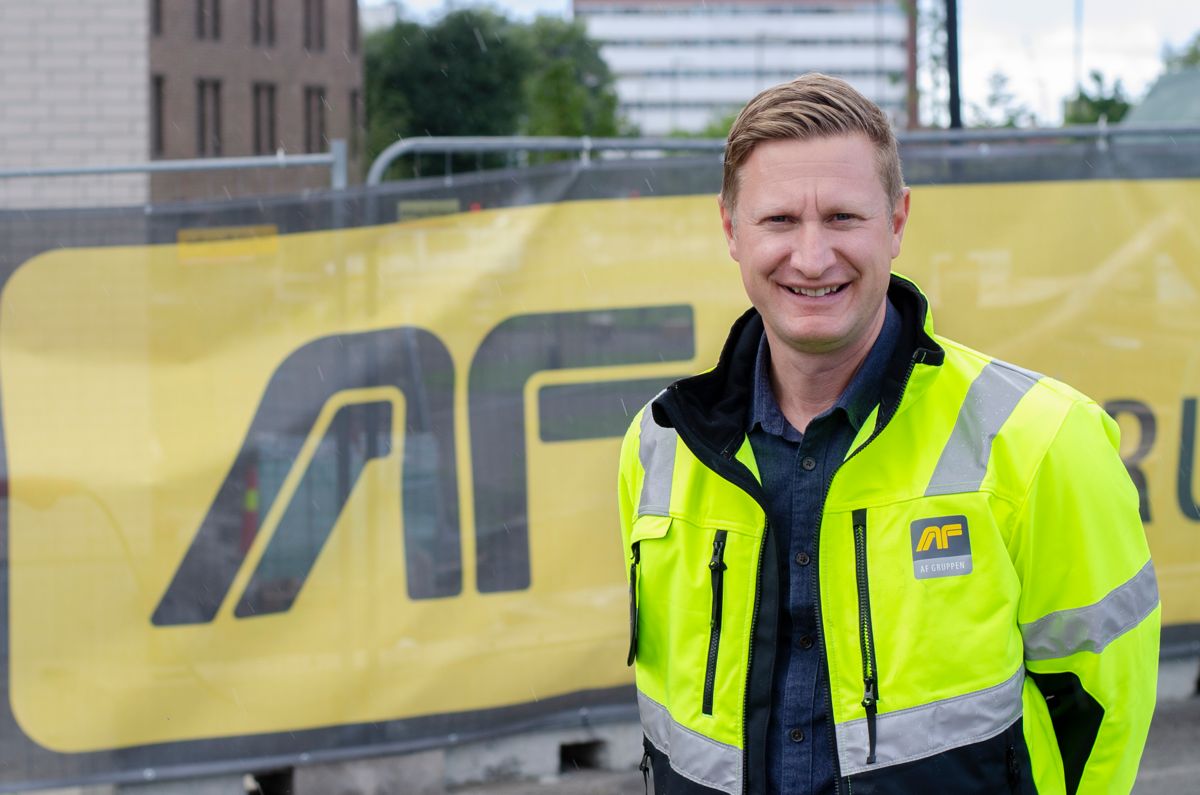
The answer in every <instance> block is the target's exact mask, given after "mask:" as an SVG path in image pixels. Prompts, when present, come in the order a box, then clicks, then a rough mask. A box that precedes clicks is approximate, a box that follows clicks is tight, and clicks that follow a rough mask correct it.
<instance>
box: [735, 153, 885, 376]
mask: <svg viewBox="0 0 1200 795" xmlns="http://www.w3.org/2000/svg"><path fill="white" fill-rule="evenodd" d="M875 164H876V159H875V147H874V145H873V144H872V143H871V142H870V140H868V139H867V137H866V136H863V135H852V136H838V137H835V138H816V139H811V140H804V141H796V140H781V141H768V142H765V143H761V144H759V145H758V146H756V147H755V148H754V150H753V151H752V152H751V153H750V157H748V158H747V159H746V162H745V163H743V164H742V168H741V174H740V177H741V179H740V189H739V191H738V194H737V198H736V203H735V207H734V208H733V211H732V213H731V212H730V210H729V208H727V207H725V206H724V205H722V207H721V221H722V225H723V226H724V228H725V238H726V240H727V241H728V243H729V255H730V256H731V257H733V259H734V260H736V261H737V263H738V265H739V266H740V268H741V272H742V283H743V284H744V285H745V287H746V294H747V295H748V296H749V297H750V302H751V303H752V304H754V307H755V308H756V309H757V310H758V311H759V313H760V314H761V315H762V317H763V321H764V323H765V324H766V333H767V339H768V341H769V342H770V343H771V346H772V349H773V350H779V348H777V347H776V346H778V345H780V344H782V345H786V346H788V347H790V348H792V349H793V350H796V351H799V352H803V353H816V354H822V353H832V352H835V351H839V350H842V349H845V348H847V347H851V346H862V347H866V346H868V345H869V344H870V342H871V340H872V339H873V338H874V335H875V334H877V333H878V330H879V328H880V326H881V324H882V322H883V313H884V296H885V295H886V294H887V288H888V281H889V277H890V274H891V265H892V259H894V258H895V257H896V256H897V255H899V253H900V241H901V239H902V238H903V236H904V224H905V222H906V221H907V220H908V190H907V189H905V191H904V196H903V198H902V199H900V200H898V201H897V202H896V207H895V209H891V208H889V206H888V205H889V202H888V197H887V193H886V192H885V191H884V189H883V183H882V182H881V181H880V179H879V173H878V170H877V168H876V165H875Z"/></svg>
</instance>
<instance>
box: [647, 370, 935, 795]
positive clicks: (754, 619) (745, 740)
mask: <svg viewBox="0 0 1200 795" xmlns="http://www.w3.org/2000/svg"><path fill="white" fill-rule="evenodd" d="M924 360H925V356H924V352H923V351H922V350H920V349H918V351H917V352H916V353H915V354H914V355H913V358H912V359H911V360H910V361H909V363H908V369H907V370H906V371H905V373H904V380H903V381H901V382H900V389H899V390H898V391H897V393H896V394H897V399H896V407H899V405H900V401H901V400H903V399H904V391H905V390H906V389H908V381H909V379H910V378H912V374H913V370H914V369H915V368H916V366H917V362H918V361H921V362H923V361H924ZM671 390H672V391H675V392H678V390H679V384H678V383H675V384H672V385H671ZM670 413H671V414H675V412H673V411H672V412H670ZM894 413H895V410H894V409H893V412H892V414H894ZM892 414H889V415H888V416H887V417H886V418H885V419H884V420H883V421H882V422H877V423H876V424H875V430H873V431H872V432H871V435H870V436H868V437H867V439H866V441H864V442H863V443H862V444H860V445H859V446H858V447H856V448H855V449H854V450H853V452H851V453H850V455H848V456H846V458H845V459H844V460H843V461H842V464H845V463H846V461H849V460H850V459H851V458H853V457H854V456H855V455H857V454H858V453H859V451H861V450H862V449H863V448H864V447H866V446H867V445H868V444H870V443H871V442H872V441H873V440H874V439H875V437H876V436H878V435H879V434H880V432H882V430H883V429H884V427H886V426H887V424H888V423H889V422H891V419H892ZM680 419H682V417H679V416H677V415H676V416H673V417H672V426H673V427H674V428H675V430H676V432H677V433H679V434H680V437H681V438H682V439H683V441H684V443H685V444H687V445H688V447H689V448H690V449H691V450H692V451H693V453H696V455H697V458H700V460H701V461H702V462H704V461H705V457H703V456H700V455H699V453H698V450H703V449H705V447H706V445H702V444H701V445H700V446H699V447H694V446H693V445H692V444H691V441H692V439H689V438H688V437H693V435H692V433H691V432H690V430H691V429H690V427H689V426H688V425H687V423H686V422H682V423H681V422H679V420H680ZM681 426H682V427H681ZM694 438H695V437H693V439H694ZM697 441H698V440H697ZM732 446H733V443H732V442H731V443H730V444H729V445H728V446H727V447H726V449H724V450H722V451H721V452H720V454H719V458H718V460H723V461H725V462H728V461H730V460H732V459H733V455H734V452H735V451H734V450H733V449H732ZM710 449H711V448H710ZM841 466H842V465H841V464H839V465H838V469H841ZM710 469H712V470H713V471H714V472H717V474H720V475H722V477H725V479H726V480H728V481H729V482H730V483H733V484H734V485H735V486H738V487H739V488H741V489H742V490H743V491H745V492H746V493H747V494H749V495H750V496H751V497H752V498H753V499H754V501H755V502H757V503H758V504H759V506H760V507H761V508H762V509H763V513H764V514H765V513H766V510H767V508H766V505H765V504H764V502H763V501H762V500H760V499H759V498H758V497H756V496H755V495H754V493H753V488H754V487H755V486H757V487H758V488H759V489H761V488H762V484H760V483H759V482H758V481H757V480H755V479H754V477H753V476H751V477H750V478H749V479H748V481H749V482H747V479H744V478H742V477H740V476H739V475H740V474H741V473H736V474H735V472H736V470H734V471H730V472H728V473H724V474H723V473H722V472H720V471H718V470H717V468H715V467H710ZM721 469H724V467H721ZM726 474H728V475H732V476H733V477H726ZM747 474H749V471H748V470H747ZM836 474H837V470H836V469H835V470H834V472H833V475H836ZM833 475H831V476H830V477H829V481H828V482H827V483H826V484H825V492H824V493H823V494H822V495H821V508H820V513H821V514H824V512H825V501H826V500H827V499H828V497H829V486H830V485H831V484H832V483H833ZM769 529H770V524H769V523H764V525H763V536H762V542H761V543H762V546H760V547H759V553H758V563H757V565H756V572H755V581H756V586H755V589H754V611H753V612H752V613H751V615H750V626H751V627H755V626H757V625H758V611H759V607H760V602H761V600H762V575H763V572H762V550H763V549H764V548H765V545H766V544H768V543H770V539H769V537H768V536H769V532H768V531H769ZM820 536H821V533H820V530H819V527H818V532H817V533H816V535H815V536H814V538H813V552H814V553H816V552H818V548H819V542H820ZM813 557H814V558H816V559H817V560H818V561H820V558H819V557H817V555H816V554H814V555H813ZM819 579H820V573H819V571H818V572H817V576H814V577H813V591H814V599H813V603H814V604H815V605H816V606H817V610H816V612H817V640H818V642H819V644H820V648H821V653H822V654H824V653H825V631H824V629H823V625H822V619H821V598H820V596H821V595H820V584H819ZM753 662H754V643H753V642H751V644H750V651H749V653H748V654H747V656H746V686H745V688H744V689H743V693H742V717H743V720H742V727H743V728H742V747H743V748H749V743H750V738H749V736H748V735H747V733H746V731H747V730H746V728H745V727H746V724H747V721H746V720H745V716H746V713H747V711H748V710H749V701H750V671H751V666H752V664H753ZM825 710H826V714H828V715H829V720H830V723H831V724H832V721H833V693H832V692H831V690H830V689H828V688H827V689H826V691H825ZM828 734H829V752H830V758H831V759H833V768H834V779H833V782H834V793H835V795H841V794H842V791H843V787H842V766H841V763H840V762H839V761H838V755H837V740H836V739H835V738H834V736H833V735H834V733H833V732H832V731H830V732H829V733H828ZM748 778H749V774H748V770H747V768H746V767H745V766H743V771H742V786H743V788H744V787H745V786H747V781H748ZM846 791H847V792H848V791H849V782H848V781H847V784H846Z"/></svg>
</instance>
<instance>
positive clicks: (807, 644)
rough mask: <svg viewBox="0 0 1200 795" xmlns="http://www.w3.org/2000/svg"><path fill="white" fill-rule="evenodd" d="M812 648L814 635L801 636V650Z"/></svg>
mask: <svg viewBox="0 0 1200 795" xmlns="http://www.w3.org/2000/svg"><path fill="white" fill-rule="evenodd" d="M812 647H813V639H812V635H801V636H800V648H802V649H811V648H812Z"/></svg>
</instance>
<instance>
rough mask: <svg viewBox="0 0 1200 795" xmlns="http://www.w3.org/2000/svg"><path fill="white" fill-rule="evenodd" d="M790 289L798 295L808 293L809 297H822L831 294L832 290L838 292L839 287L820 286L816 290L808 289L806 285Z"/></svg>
mask: <svg viewBox="0 0 1200 795" xmlns="http://www.w3.org/2000/svg"><path fill="white" fill-rule="evenodd" d="M839 286H840V285H839ZM788 289H789V290H791V291H792V292H793V293H795V294H796V295H806V296H808V297H809V298H820V297H821V296H823V295H829V294H830V293H832V292H836V291H837V289H838V288H837V287H818V288H817V289H815V290H808V289H805V288H804V287H789V288H788Z"/></svg>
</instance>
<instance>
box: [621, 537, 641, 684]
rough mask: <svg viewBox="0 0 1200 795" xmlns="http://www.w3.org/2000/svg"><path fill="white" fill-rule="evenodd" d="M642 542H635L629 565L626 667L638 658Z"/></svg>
mask: <svg viewBox="0 0 1200 795" xmlns="http://www.w3.org/2000/svg"><path fill="white" fill-rule="evenodd" d="M641 544H642V542H641V541H634V542H633V544H632V545H631V546H630V552H632V553H633V559H632V561H631V562H630V564H629V656H628V658H627V659H626V660H625V664H626V665H633V661H634V660H635V659H636V658H637V645H638V587H637V584H638V582H637V570H638V564H639V563H641V561H642V550H641Z"/></svg>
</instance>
